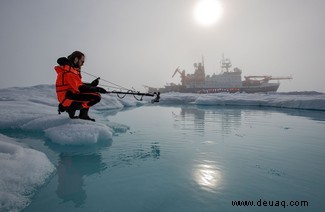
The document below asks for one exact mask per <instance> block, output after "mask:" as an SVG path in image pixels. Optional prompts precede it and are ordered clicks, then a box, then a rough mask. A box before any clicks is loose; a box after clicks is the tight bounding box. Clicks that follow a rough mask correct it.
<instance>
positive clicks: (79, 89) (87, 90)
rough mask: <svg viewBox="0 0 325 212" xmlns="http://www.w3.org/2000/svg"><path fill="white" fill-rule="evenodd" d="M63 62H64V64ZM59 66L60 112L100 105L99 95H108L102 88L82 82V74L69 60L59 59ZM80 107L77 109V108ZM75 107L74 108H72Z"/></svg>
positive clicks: (57, 92)
mask: <svg viewBox="0 0 325 212" xmlns="http://www.w3.org/2000/svg"><path fill="white" fill-rule="evenodd" d="M62 61H63V62H62ZM58 63H59V66H55V67H54V69H55V71H56V73H57V74H58V75H57V79H56V94H57V98H58V101H59V103H60V104H59V110H58V111H59V114H60V112H64V111H68V110H69V108H70V109H72V110H80V109H82V108H84V109H89V107H91V106H93V105H94V104H96V103H98V102H99V101H100V100H101V96H100V94H99V93H106V90H105V89H103V88H101V87H96V86H97V85H96V86H91V85H90V84H86V83H83V82H82V81H81V74H80V71H79V70H78V69H77V68H74V67H73V65H72V64H71V62H70V61H69V60H68V59H67V58H59V59H58ZM97 84H98V82H97ZM76 105H78V107H79V108H78V107H77V108H76V107H75V106H76ZM71 107H74V108H71Z"/></svg>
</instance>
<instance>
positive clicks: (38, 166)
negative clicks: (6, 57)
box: [0, 85, 325, 211]
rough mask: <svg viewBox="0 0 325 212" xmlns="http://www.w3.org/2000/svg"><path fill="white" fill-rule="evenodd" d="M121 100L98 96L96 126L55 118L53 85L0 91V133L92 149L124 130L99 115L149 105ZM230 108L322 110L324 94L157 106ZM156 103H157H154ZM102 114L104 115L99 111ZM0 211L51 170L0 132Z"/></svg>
mask: <svg viewBox="0 0 325 212" xmlns="http://www.w3.org/2000/svg"><path fill="white" fill-rule="evenodd" d="M150 100H151V99H150V98H144V101H143V102H139V101H137V100H135V99H133V97H132V96H127V97H126V98H124V99H119V98H117V97H116V96H115V95H102V100H101V102H100V103H99V104H97V105H95V106H94V107H93V108H91V110H90V116H91V117H93V118H95V119H96V122H91V121H85V120H78V119H69V118H68V115H67V114H66V113H62V114H61V115H58V113H57V105H58V103H57V99H56V93H55V88H54V86H53V85H37V86H33V87H14V88H6V89H0V108H1V110H0V117H1V119H0V130H2V131H4V130H11V131H24V132H32V133H34V132H37V133H43V134H44V135H45V137H46V138H48V139H49V141H50V142H53V143H55V144H57V145H61V146H65V145H66V146H71V145H93V144H96V143H98V142H100V141H105V140H108V139H111V138H112V137H113V136H114V134H115V133H119V132H125V131H127V130H128V126H125V125H123V124H119V123H114V122H110V121H109V120H108V119H107V118H106V116H105V113H106V112H107V111H108V110H109V111H111V112H112V113H114V111H118V110H121V109H123V108H125V107H136V106H142V105H144V104H150ZM170 104H194V105H232V106H237V105H238V106H260V107H281V108H293V109H309V110H325V94H322V93H316V92H298V93H274V94H227V93H218V94H183V93H167V94H161V100H160V103H158V105H170ZM156 105H157V104H156ZM103 111H105V112H103ZM0 165H1V172H0V211H9V210H10V211H19V210H21V209H23V208H24V207H26V206H27V205H28V204H29V203H30V201H31V198H32V196H33V194H34V193H33V192H34V191H35V189H36V188H37V187H39V186H42V185H43V184H44V183H46V182H47V180H48V178H50V176H51V174H52V173H53V172H55V167H54V165H53V164H52V163H51V162H50V161H49V159H48V158H47V156H46V155H45V154H44V153H42V152H39V151H36V150H33V149H31V148H28V147H27V146H23V145H22V144H21V143H19V142H17V141H15V139H13V138H10V137H7V136H5V135H3V134H1V133H0Z"/></svg>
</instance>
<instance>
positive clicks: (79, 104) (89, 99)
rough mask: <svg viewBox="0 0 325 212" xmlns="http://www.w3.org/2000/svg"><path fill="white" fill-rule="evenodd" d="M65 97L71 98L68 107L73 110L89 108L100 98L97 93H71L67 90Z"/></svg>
mask: <svg viewBox="0 0 325 212" xmlns="http://www.w3.org/2000/svg"><path fill="white" fill-rule="evenodd" d="M66 98H67V99H70V100H73V102H72V103H71V105H70V106H69V108H70V109H75V110H80V109H81V108H89V107H91V106H93V105H95V104H97V103H98V102H99V101H100V100H101V96H100V94H98V93H72V92H69V91H68V92H67V93H66Z"/></svg>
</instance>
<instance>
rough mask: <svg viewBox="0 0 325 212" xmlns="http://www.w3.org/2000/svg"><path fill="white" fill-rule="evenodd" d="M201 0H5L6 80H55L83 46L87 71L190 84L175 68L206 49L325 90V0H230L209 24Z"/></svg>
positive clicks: (126, 83)
mask: <svg viewBox="0 0 325 212" xmlns="http://www.w3.org/2000/svg"><path fill="white" fill-rule="evenodd" d="M197 2H198V0H164V1H162V0H159V1H158V0H120V1H116V0H114V1H113V0H94V1H87V0H70V1H64V0H55V1H54V0H48V1H41V0H29V1H22V0H3V1H1V2H0V28H1V33H0V47H1V48H0V54H1V55H0V64H1V68H0V72H1V78H0V88H6V87H12V86H31V85H38V84H54V82H55V80H56V73H55V71H54V69H53V67H54V66H55V65H56V60H57V58H58V57H61V56H67V55H69V54H70V53H71V52H73V51H74V50H80V51H82V52H84V53H85V54H86V63H85V65H84V67H83V70H84V71H86V72H88V73H91V74H93V75H95V76H100V77H101V78H102V79H105V80H108V81H110V82H114V83H116V84H119V85H122V86H123V87H127V88H131V87H133V88H135V89H136V90H144V87H143V85H148V86H152V87H162V86H163V85H165V83H167V82H175V83H178V82H180V78H179V76H177V75H176V76H175V77H174V78H172V74H173V72H174V70H175V69H176V68H177V67H178V66H180V68H181V69H182V70H183V69H185V70H186V72H187V73H191V72H193V71H194V68H193V63H195V62H200V61H201V58H202V56H204V64H205V70H206V74H213V73H219V72H220V67H219V65H220V63H219V62H220V60H221V58H222V54H224V55H225V57H228V58H230V59H231V61H232V64H233V67H238V68H240V69H241V70H242V71H243V74H242V76H247V75H272V76H290V75H291V76H292V77H293V80H284V81H281V85H280V88H279V91H311V90H312V91H319V92H325V86H324V83H323V80H324V77H325V74H324V64H323V60H324V59H323V56H324V52H325V42H324V38H325V27H324V24H322V22H323V20H325V14H324V11H325V1H322V0H310V1H307V0H285V1H281V0H220V2H221V4H222V15H221V16H220V18H219V19H218V20H217V21H216V22H215V23H214V24H212V25H209V26H205V25H202V24H199V23H198V22H197V21H195V19H194V8H195V5H196V3H197ZM83 76H84V80H85V81H91V80H93V77H91V76H87V75H85V74H84V75H83ZM101 83H102V84H103V85H104V86H106V85H109V84H108V83H106V82H103V81H102V82H101Z"/></svg>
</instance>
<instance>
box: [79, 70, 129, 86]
mask: <svg viewBox="0 0 325 212" xmlns="http://www.w3.org/2000/svg"><path fill="white" fill-rule="evenodd" d="M81 72H82V73H85V74H87V75H89V76H92V77H95V78H98V76H95V75H93V74H90V73H88V72H85V71H81ZM100 79H101V80H102V81H104V82H107V83H109V84H112V85H115V86H118V87H112V86H109V87H112V88H118V89H121V88H122V89H124V90H132V89H129V88H125V87H123V86H121V85H118V84H115V83H113V82H110V81H108V80H105V79H102V78H100Z"/></svg>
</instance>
